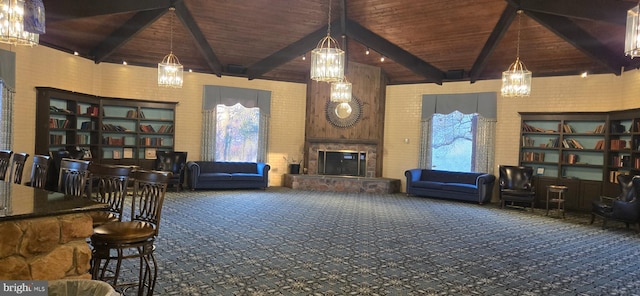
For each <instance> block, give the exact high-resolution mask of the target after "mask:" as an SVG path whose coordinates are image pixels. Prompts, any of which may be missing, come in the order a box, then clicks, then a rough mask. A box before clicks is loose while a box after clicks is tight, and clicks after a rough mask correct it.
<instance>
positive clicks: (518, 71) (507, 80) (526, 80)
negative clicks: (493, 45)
mask: <svg viewBox="0 0 640 296" xmlns="http://www.w3.org/2000/svg"><path fill="white" fill-rule="evenodd" d="M521 18H522V10H519V11H518V42H517V47H516V61H515V62H513V64H511V66H509V69H508V70H507V71H504V72H502V90H501V92H502V96H503V97H528V96H529V95H530V94H531V71H529V70H527V67H526V66H525V65H524V63H522V61H520V19H521Z"/></svg>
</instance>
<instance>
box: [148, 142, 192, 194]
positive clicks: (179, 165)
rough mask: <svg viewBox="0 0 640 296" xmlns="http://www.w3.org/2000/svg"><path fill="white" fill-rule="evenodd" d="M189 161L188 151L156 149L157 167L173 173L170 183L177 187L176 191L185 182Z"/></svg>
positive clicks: (159, 169)
mask: <svg viewBox="0 0 640 296" xmlns="http://www.w3.org/2000/svg"><path fill="white" fill-rule="evenodd" d="M186 163H187V152H179V151H156V165H155V169H156V170H158V171H167V172H171V173H173V174H172V175H171V177H170V178H169V182H168V184H169V185H173V186H175V187H176V191H180V190H181V189H182V184H184V175H185V171H186V169H185V166H186Z"/></svg>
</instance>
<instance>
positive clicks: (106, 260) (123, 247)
mask: <svg viewBox="0 0 640 296" xmlns="http://www.w3.org/2000/svg"><path fill="white" fill-rule="evenodd" d="M170 176H171V173H170V172H160V171H142V170H138V171H135V172H133V173H132V177H133V178H134V179H135V181H134V189H133V198H132V205H131V221H120V222H109V223H106V224H103V225H101V226H98V227H95V228H94V229H93V235H92V236H91V245H92V246H93V253H92V255H93V256H92V258H91V274H92V278H93V279H94V280H102V281H106V282H108V283H109V284H111V286H112V287H114V289H116V290H117V291H120V292H124V291H125V290H126V289H128V288H132V287H137V289H138V293H137V294H138V295H153V289H154V287H155V284H156V279H157V277H158V269H157V266H156V259H155V257H154V255H153V252H154V251H155V245H154V241H155V238H156V236H157V235H158V228H159V225H160V214H161V212H162V204H163V202H164V195H165V193H166V191H167V183H168V181H169V178H170ZM126 259H138V260H139V262H140V266H139V270H138V282H137V283H136V282H133V283H118V280H119V277H120V271H121V267H122V263H123V261H124V260H126ZM111 261H115V267H113V266H110V265H111V264H110V262H111ZM145 292H146V293H145Z"/></svg>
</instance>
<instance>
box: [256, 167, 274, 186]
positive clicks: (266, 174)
mask: <svg viewBox="0 0 640 296" xmlns="http://www.w3.org/2000/svg"><path fill="white" fill-rule="evenodd" d="M257 168H258V174H260V175H262V177H263V179H264V184H263V186H264V188H267V187H269V170H271V166H270V165H268V164H266V163H264V162H258V164H257Z"/></svg>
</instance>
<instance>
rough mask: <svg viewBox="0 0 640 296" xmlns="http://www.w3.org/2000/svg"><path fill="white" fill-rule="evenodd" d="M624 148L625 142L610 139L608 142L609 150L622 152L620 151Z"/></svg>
mask: <svg viewBox="0 0 640 296" xmlns="http://www.w3.org/2000/svg"><path fill="white" fill-rule="evenodd" d="M626 146H627V141H626V140H620V139H612V140H611V141H610V142H609V148H610V149H611V150H622V149H625V147H626Z"/></svg>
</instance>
